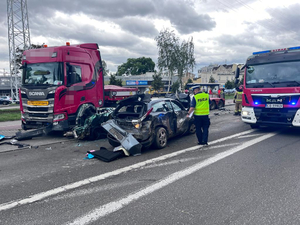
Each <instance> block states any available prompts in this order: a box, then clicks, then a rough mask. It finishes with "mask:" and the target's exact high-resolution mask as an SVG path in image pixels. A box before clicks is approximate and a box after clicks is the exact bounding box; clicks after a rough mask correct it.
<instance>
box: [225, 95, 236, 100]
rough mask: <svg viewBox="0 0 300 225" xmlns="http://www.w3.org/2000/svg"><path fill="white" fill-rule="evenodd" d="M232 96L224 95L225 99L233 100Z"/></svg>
mask: <svg viewBox="0 0 300 225" xmlns="http://www.w3.org/2000/svg"><path fill="white" fill-rule="evenodd" d="M233 96H234V94H225V99H233Z"/></svg>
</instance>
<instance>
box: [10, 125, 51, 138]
mask: <svg viewBox="0 0 300 225" xmlns="http://www.w3.org/2000/svg"><path fill="white" fill-rule="evenodd" d="M51 131H52V125H50V126H47V127H43V128H39V129H35V130H29V131H22V132H17V133H16V137H15V139H17V140H18V141H20V140H27V139H31V138H33V137H38V136H42V135H47V134H48V133H50V132H51Z"/></svg>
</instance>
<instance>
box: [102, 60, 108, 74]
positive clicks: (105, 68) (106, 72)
mask: <svg viewBox="0 0 300 225" xmlns="http://www.w3.org/2000/svg"><path fill="white" fill-rule="evenodd" d="M102 67H103V76H107V75H108V73H109V70H108V69H107V64H106V62H105V61H104V60H102Z"/></svg>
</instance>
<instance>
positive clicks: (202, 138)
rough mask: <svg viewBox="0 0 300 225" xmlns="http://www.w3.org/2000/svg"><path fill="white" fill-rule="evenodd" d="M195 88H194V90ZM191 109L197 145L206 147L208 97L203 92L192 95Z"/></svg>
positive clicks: (208, 122) (208, 120) (208, 124)
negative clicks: (192, 109) (192, 110)
mask: <svg viewBox="0 0 300 225" xmlns="http://www.w3.org/2000/svg"><path fill="white" fill-rule="evenodd" d="M195 88H197V87H194V89H195ZM191 107H192V108H194V118H195V126H196V135H197V139H198V144H203V145H207V141H208V128H209V126H210V119H209V95H208V94H207V93H205V92H198V93H197V94H195V95H194V97H193V99H192V102H191Z"/></svg>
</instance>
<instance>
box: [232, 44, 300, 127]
mask: <svg viewBox="0 0 300 225" xmlns="http://www.w3.org/2000/svg"><path fill="white" fill-rule="evenodd" d="M244 68H245V72H244V85H243V97H242V101H243V103H242V104H243V108H242V113H241V118H242V121H244V122H245V123H247V124H249V125H250V126H251V127H252V128H258V127H259V126H293V127H299V126H300V101H299V97H300V46H299V47H290V48H281V49H274V50H266V51H260V52H254V53H253V54H252V55H251V56H249V57H248V59H247V61H246V64H245V65H244ZM242 69H243V68H242ZM239 74H240V69H239V68H237V70H236V76H235V77H236V83H238V82H239Z"/></svg>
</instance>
